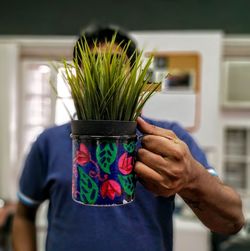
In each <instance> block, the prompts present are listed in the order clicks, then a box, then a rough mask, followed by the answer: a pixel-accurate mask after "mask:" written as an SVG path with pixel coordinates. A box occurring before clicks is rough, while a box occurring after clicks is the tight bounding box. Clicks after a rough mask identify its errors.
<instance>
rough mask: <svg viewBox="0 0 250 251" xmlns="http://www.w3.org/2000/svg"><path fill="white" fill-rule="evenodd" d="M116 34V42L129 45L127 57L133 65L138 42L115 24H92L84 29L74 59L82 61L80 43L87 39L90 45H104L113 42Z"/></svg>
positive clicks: (76, 46)
mask: <svg viewBox="0 0 250 251" xmlns="http://www.w3.org/2000/svg"><path fill="white" fill-rule="evenodd" d="M114 35H116V36H115V44H117V45H118V44H119V45H120V47H121V48H124V47H126V46H127V45H128V48H127V50H126V54H127V57H128V58H130V64H131V66H132V65H133V63H134V61H135V59H136V52H137V51H138V49H137V46H136V43H135V41H134V40H132V38H131V37H130V36H129V35H128V33H127V32H125V31H123V30H122V29H120V28H118V27H114V26H97V25H90V26H88V27H87V28H86V29H84V30H83V31H82V33H81V35H80V37H79V38H78V40H77V42H76V44H75V46H74V51H73V59H74V60H77V62H78V64H80V63H81V59H80V57H79V55H80V54H81V53H80V49H79V45H80V44H83V43H84V41H85V40H86V42H87V43H88V46H89V47H90V48H93V47H94V45H95V43H97V45H100V46H102V45H103V44H104V43H105V42H111V41H112V38H113V36H114Z"/></svg>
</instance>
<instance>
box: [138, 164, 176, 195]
mask: <svg viewBox="0 0 250 251" xmlns="http://www.w3.org/2000/svg"><path fill="white" fill-rule="evenodd" d="M135 172H136V174H137V176H138V179H139V181H140V182H141V184H142V185H143V186H144V187H146V188H147V189H148V190H149V191H151V192H152V193H154V194H156V195H159V196H165V197H169V196H171V195H174V194H175V193H176V192H177V191H176V190H175V189H172V188H170V186H168V182H166V180H164V179H163V176H161V175H160V174H159V173H157V172H155V171H154V170H152V169H151V168H149V167H148V166H147V165H145V164H144V163H142V162H140V161H137V162H136V164H135Z"/></svg>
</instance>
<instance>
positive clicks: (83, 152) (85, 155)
mask: <svg viewBox="0 0 250 251" xmlns="http://www.w3.org/2000/svg"><path fill="white" fill-rule="evenodd" d="M89 161H90V154H89V151H88V148H87V147H86V146H85V145H84V144H82V143H81V144H80V150H77V151H76V162H77V164H79V165H81V166H84V165H85V164H87V163H88V162H89Z"/></svg>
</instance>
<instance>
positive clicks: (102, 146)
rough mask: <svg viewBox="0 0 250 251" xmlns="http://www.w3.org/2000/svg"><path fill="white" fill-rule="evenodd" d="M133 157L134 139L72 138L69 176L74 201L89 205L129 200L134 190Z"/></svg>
mask: <svg viewBox="0 0 250 251" xmlns="http://www.w3.org/2000/svg"><path fill="white" fill-rule="evenodd" d="M79 141H80V142H79ZM134 155H135V141H134V140H130V141H128V140H127V139H126V140H125V142H124V141H122V140H120V141H119V140H115V139H110V140H103V141H102V140H100V139H98V138H94V139H93V137H92V138H91V137H90V138H88V139H80V140H76V139H75V140H74V158H73V160H74V163H73V176H72V182H73V183H72V195H73V198H74V200H75V201H79V202H80V203H83V204H92V205H93V204H94V205H114V204H125V203H128V202H130V201H132V200H133V198H134V190H135V175H134V173H133V166H134Z"/></svg>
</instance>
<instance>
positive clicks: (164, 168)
mask: <svg viewBox="0 0 250 251" xmlns="http://www.w3.org/2000/svg"><path fill="white" fill-rule="evenodd" d="M137 157H138V160H139V161H141V162H142V163H144V164H145V165H146V166H148V167H149V168H151V169H153V170H154V171H156V172H157V173H159V174H160V175H161V176H164V177H165V178H164V179H167V180H168V178H167V177H171V178H175V175H174V173H172V172H171V170H172V167H171V166H170V165H171V164H172V163H170V162H169V161H168V160H167V159H164V158H163V157H162V156H161V155H158V154H155V153H152V152H150V151H148V150H147V149H144V148H140V149H139V150H138V153H137Z"/></svg>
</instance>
